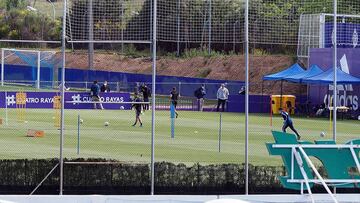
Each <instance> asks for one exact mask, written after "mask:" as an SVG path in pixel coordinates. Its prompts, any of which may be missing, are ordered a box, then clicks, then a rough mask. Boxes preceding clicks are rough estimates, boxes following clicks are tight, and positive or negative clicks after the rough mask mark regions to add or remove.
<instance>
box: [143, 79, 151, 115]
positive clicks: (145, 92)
mask: <svg viewBox="0 0 360 203" xmlns="http://www.w3.org/2000/svg"><path fill="white" fill-rule="evenodd" d="M141 92H142V93H143V99H144V102H149V97H151V91H150V88H149V87H148V86H147V85H146V84H144V85H143V86H141ZM143 109H144V111H145V110H149V104H144V105H143Z"/></svg>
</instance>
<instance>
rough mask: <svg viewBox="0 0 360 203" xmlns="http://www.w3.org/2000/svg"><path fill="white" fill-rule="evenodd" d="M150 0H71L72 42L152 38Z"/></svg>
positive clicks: (67, 34) (70, 36)
mask: <svg viewBox="0 0 360 203" xmlns="http://www.w3.org/2000/svg"><path fill="white" fill-rule="evenodd" d="M150 8H151V1H145V0H106V1H104V0H70V1H69V2H68V8H67V12H68V20H67V30H66V36H67V37H68V39H69V41H74V42H79V41H102V42H103V43H106V42H110V41H149V40H150V29H151V28H150V25H151V23H150V22H151V11H150Z"/></svg>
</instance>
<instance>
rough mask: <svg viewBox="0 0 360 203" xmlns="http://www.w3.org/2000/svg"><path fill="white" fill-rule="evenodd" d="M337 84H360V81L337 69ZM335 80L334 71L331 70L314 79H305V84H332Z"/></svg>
mask: <svg viewBox="0 0 360 203" xmlns="http://www.w3.org/2000/svg"><path fill="white" fill-rule="evenodd" d="M336 77H337V80H336V81H337V84H360V79H359V78H357V77H354V76H352V75H350V74H347V73H345V72H344V71H342V70H340V69H339V68H337V69H336ZM333 80H334V69H333V68H331V69H329V70H327V71H325V72H324V73H322V74H319V75H316V76H314V77H309V78H304V79H303V82H304V83H312V84H332V83H333Z"/></svg>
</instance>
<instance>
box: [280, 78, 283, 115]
mask: <svg viewBox="0 0 360 203" xmlns="http://www.w3.org/2000/svg"><path fill="white" fill-rule="evenodd" d="M282 96H283V80H281V84H280V108H283V105H282Z"/></svg>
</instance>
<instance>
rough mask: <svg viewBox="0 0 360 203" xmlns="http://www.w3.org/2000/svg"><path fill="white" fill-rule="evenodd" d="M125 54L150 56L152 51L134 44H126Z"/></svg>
mask: <svg viewBox="0 0 360 203" xmlns="http://www.w3.org/2000/svg"><path fill="white" fill-rule="evenodd" d="M124 55H125V56H127V57H131V58H139V57H149V55H150V51H149V50H148V49H145V50H138V49H137V48H136V47H135V46H134V45H133V44H126V45H124Z"/></svg>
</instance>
